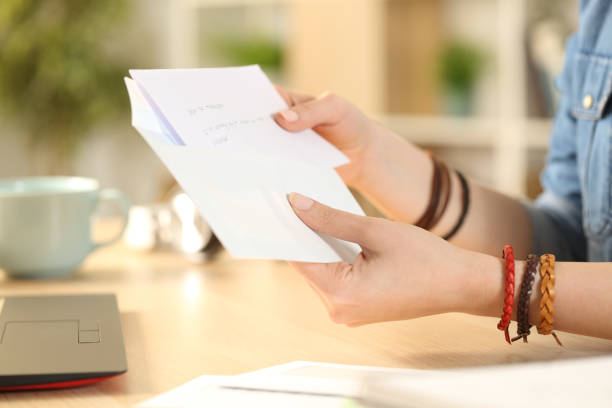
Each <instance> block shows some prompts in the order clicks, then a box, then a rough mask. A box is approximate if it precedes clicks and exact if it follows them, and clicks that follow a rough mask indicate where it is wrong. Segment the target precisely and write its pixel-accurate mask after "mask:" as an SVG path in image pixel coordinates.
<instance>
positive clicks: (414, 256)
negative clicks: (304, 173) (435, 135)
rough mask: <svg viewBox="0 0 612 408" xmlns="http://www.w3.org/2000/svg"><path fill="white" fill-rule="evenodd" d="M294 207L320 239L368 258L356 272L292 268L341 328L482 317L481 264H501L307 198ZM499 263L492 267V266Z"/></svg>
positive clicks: (343, 267) (332, 266)
mask: <svg viewBox="0 0 612 408" xmlns="http://www.w3.org/2000/svg"><path fill="white" fill-rule="evenodd" d="M289 201H290V203H291V205H292V207H293V209H294V211H295V212H296V214H297V215H298V217H299V218H300V219H301V220H302V221H303V222H304V223H305V224H306V225H307V226H309V227H310V228H312V229H313V230H315V231H318V232H323V233H325V234H328V235H331V236H333V237H336V238H340V239H343V240H346V241H351V242H356V243H357V244H359V245H360V246H361V248H362V253H361V254H360V255H359V256H358V257H357V259H356V260H355V261H354V262H353V263H352V264H349V263H347V262H337V263H329V264H323V263H321V264H319V263H298V262H292V263H291V264H292V265H293V266H294V267H295V268H296V269H297V270H298V271H299V272H300V273H301V274H302V275H303V276H304V277H305V278H306V280H307V281H308V283H309V284H310V285H311V286H312V287H313V289H314V290H315V291H316V292H317V293H318V294H319V296H320V297H321V299H322V301H323V303H324V304H325V306H326V308H327V310H328V312H329V314H330V317H331V318H332V320H334V321H335V322H337V323H344V324H346V325H349V326H358V325H362V324H367V323H374V322H381V321H389V320H403V319H411V318H415V317H419V316H426V315H432V314H437V313H444V312H450V311H466V312H468V311H469V312H477V311H475V310H473V309H472V308H473V307H474V305H476V304H477V302H476V301H475V300H476V298H478V297H479V296H480V293H481V290H482V288H479V287H478V285H477V284H475V281H474V280H473V279H472V278H476V277H477V274H475V273H473V270H474V266H475V263H477V262H480V261H481V260H482V259H485V261H486V262H491V261H492V265H493V266H495V265H498V266H499V261H498V260H497V259H495V258H494V257H490V256H487V255H482V254H475V253H472V252H469V251H466V250H463V249H460V248H458V247H456V246H453V245H451V244H449V243H448V242H446V241H444V240H443V239H441V238H439V237H437V236H435V235H433V234H431V233H428V232H426V231H424V230H422V229H420V228H417V227H414V226H411V225H407V224H403V223H399V222H393V221H389V220H385V219H382V218H372V217H364V216H359V215H354V214H350V213H346V212H343V211H339V210H335V209H333V208H330V207H327V206H325V205H323V204H320V203H318V202H316V201H313V200H311V199H310V198H307V197H304V196H302V195H300V194H296V193H292V194H290V196H289ZM491 258H492V259H491Z"/></svg>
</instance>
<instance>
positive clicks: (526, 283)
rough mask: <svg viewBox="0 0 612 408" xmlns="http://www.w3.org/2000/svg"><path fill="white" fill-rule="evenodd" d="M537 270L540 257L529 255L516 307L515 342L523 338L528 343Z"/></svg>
mask: <svg viewBox="0 0 612 408" xmlns="http://www.w3.org/2000/svg"><path fill="white" fill-rule="evenodd" d="M537 271H538V257H537V256H535V255H534V254H529V255H527V261H526V262H525V273H524V274H523V281H522V282H521V289H520V291H519V299H518V305H517V308H516V321H517V322H518V329H517V330H516V337H514V338H512V341H513V342H514V341H516V340H518V339H521V338H522V339H523V342H524V343H527V336H529V335H530V334H531V331H530V330H529V329H531V325H530V324H529V302H531V292H532V290H533V282H534V281H535V275H536V272H537Z"/></svg>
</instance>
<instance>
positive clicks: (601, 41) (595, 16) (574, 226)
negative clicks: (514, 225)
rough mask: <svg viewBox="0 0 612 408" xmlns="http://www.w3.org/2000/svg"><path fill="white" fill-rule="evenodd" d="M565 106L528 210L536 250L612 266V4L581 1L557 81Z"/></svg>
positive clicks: (601, 1) (559, 257)
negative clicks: (538, 191)
mask: <svg viewBox="0 0 612 408" xmlns="http://www.w3.org/2000/svg"><path fill="white" fill-rule="evenodd" d="M557 88H558V89H559V91H560V92H561V95H562V96H561V102H560V106H559V110H558V111H557V113H556V116H555V120H554V126H553V130H552V135H551V142H550V150H549V153H548V158H547V163H546V168H545V169H544V172H543V173H542V178H541V180H542V185H543V187H544V192H543V193H542V194H541V195H540V197H538V199H537V200H536V201H535V202H534V203H533V204H526V208H527V211H528V213H529V216H530V219H531V222H532V231H533V238H534V242H533V250H534V252H536V253H539V254H541V253H545V252H550V253H554V254H555V255H557V259H559V260H565V261H586V260H588V261H608V262H610V261H612V205H611V202H612V189H611V186H610V185H611V184H612V113H611V107H610V105H611V104H612V102H611V101H610V99H611V97H610V94H611V92H612V1H610V0H582V1H581V2H580V23H579V27H578V31H577V32H576V33H575V34H574V35H573V36H571V37H570V38H569V40H568V42H567V46H566V57H565V66H564V68H563V72H562V73H561V75H560V76H559V78H557Z"/></svg>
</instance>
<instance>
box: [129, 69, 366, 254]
mask: <svg viewBox="0 0 612 408" xmlns="http://www.w3.org/2000/svg"><path fill="white" fill-rule="evenodd" d="M125 82H126V85H127V87H128V91H129V94H130V101H131V104H132V124H133V126H134V127H135V128H136V129H137V130H138V131H139V132H140V134H141V135H142V136H143V138H144V139H145V140H146V141H147V143H148V144H149V145H150V146H151V148H152V149H153V151H154V152H155V153H156V154H157V155H158V156H159V158H160V159H161V160H162V161H163V163H164V164H165V165H166V167H167V168H168V169H169V170H170V172H171V173H172V175H173V176H174V177H175V179H176V180H177V182H178V183H179V184H180V185H181V187H182V188H183V189H184V190H185V192H186V193H187V194H188V195H189V197H190V198H191V199H192V200H193V201H194V203H195V205H196V206H197V208H198V210H199V211H200V213H201V214H202V216H203V217H204V218H205V219H206V221H207V222H208V224H209V225H210V227H211V229H212V230H213V231H214V232H215V234H216V235H217V237H218V238H219V240H220V241H221V242H222V243H223V245H224V247H225V248H226V249H227V250H228V251H229V253H230V254H232V255H233V256H234V257H236V258H266V259H281V260H292V261H301V262H337V261H341V260H344V261H348V262H352V261H353V260H354V259H355V257H356V256H357V255H358V254H359V252H360V251H361V248H360V247H359V246H358V245H357V244H354V243H350V242H346V241H342V240H339V239H336V238H333V237H329V236H326V235H325V234H320V233H316V232H314V231H313V230H311V229H310V228H308V227H307V226H306V225H305V224H304V223H302V221H301V220H300V219H299V218H298V217H297V216H296V215H295V213H294V212H293V210H292V209H291V206H290V205H289V203H288V201H287V194H288V193H290V192H298V193H301V194H304V195H307V196H310V197H312V198H314V199H316V200H318V201H320V202H322V203H324V204H326V205H329V206H331V207H334V208H337V209H340V210H343V211H348V212H352V213H355V214H360V215H363V211H362V210H361V208H360V207H359V204H358V203H357V202H356V200H355V199H354V197H353V196H352V195H351V193H350V191H349V190H348V188H347V187H346V186H345V185H344V183H343V182H342V180H341V179H340V177H339V176H338V174H337V173H336V171H335V170H334V169H333V168H331V167H326V166H322V165H313V164H309V163H307V162H300V161H297V160H287V159H284V158H281V157H274V156H270V155H261V154H259V153H254V152H249V151H238V152H236V151H232V150H231V149H214V148H210V147H207V146H185V145H176V144H173V140H174V137H173V135H172V134H171V132H170V131H169V130H168V128H167V126H166V125H165V124H164V121H163V120H160V118H159V114H158V113H156V112H155V110H154V109H153V108H152V107H151V106H150V105H149V103H148V100H147V97H145V96H144V95H143V94H142V92H141V91H140V88H139V87H138V85H137V84H136V83H135V82H134V81H133V80H131V79H129V78H126V79H125Z"/></svg>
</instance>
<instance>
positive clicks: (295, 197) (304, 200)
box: [289, 193, 314, 211]
mask: <svg viewBox="0 0 612 408" xmlns="http://www.w3.org/2000/svg"><path fill="white" fill-rule="evenodd" d="M289 202H290V203H291V205H292V206H293V208H295V209H297V210H300V211H306V210H309V209H310V207H312V204H313V203H314V201H312V199H311V198H308V197H306V196H303V195H301V194H298V193H291V194H289Z"/></svg>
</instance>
